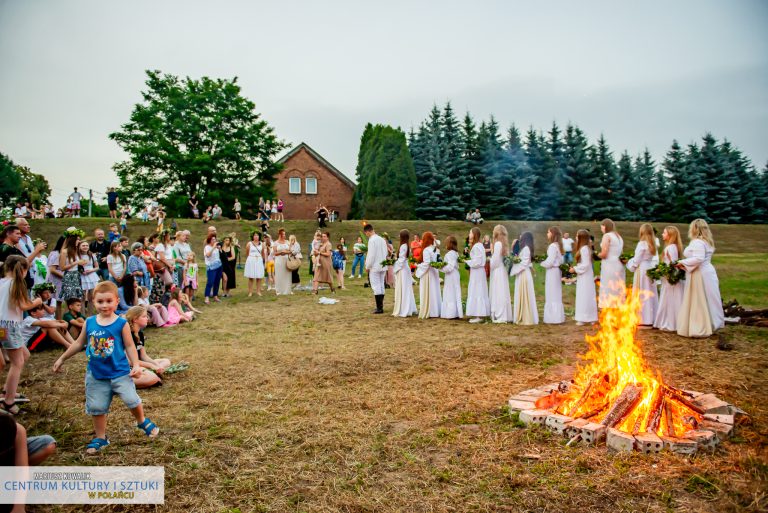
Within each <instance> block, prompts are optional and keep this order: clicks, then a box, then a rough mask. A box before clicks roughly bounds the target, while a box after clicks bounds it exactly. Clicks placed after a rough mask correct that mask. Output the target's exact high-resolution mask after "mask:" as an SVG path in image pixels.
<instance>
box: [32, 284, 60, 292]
mask: <svg viewBox="0 0 768 513" xmlns="http://www.w3.org/2000/svg"><path fill="white" fill-rule="evenodd" d="M45 290H49V291H51V292H55V291H56V287H54V286H53V283H49V282H47V281H46V282H43V283H38V284H37V285H35V286H34V287H32V293H33V294H35V295H39V294H42V293H43V291H45Z"/></svg>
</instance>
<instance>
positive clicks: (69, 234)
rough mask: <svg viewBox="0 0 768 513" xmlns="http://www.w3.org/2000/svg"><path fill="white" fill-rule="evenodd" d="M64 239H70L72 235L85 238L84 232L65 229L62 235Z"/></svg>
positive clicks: (75, 229)
mask: <svg viewBox="0 0 768 513" xmlns="http://www.w3.org/2000/svg"><path fill="white" fill-rule="evenodd" d="M62 235H63V236H64V237H71V236H73V235H77V236H78V237H80V238H81V239H82V238H85V232H84V231H83V230H80V229H79V228H67V229H66V230H64V233H63V234H62Z"/></svg>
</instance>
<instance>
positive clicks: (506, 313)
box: [489, 241, 512, 322]
mask: <svg viewBox="0 0 768 513" xmlns="http://www.w3.org/2000/svg"><path fill="white" fill-rule="evenodd" d="M489 297H490V301H491V320H492V321H493V322H512V300H511V299H510V297H509V276H507V268H506V267H504V257H503V255H502V254H501V242H499V241H496V242H494V243H493V252H492V253H491V284H490V290H489Z"/></svg>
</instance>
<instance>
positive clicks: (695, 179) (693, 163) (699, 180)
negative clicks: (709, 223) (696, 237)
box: [681, 144, 707, 222]
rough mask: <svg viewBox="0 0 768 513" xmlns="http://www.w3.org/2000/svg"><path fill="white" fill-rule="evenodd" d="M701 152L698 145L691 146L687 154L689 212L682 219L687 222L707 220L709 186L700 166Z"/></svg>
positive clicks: (686, 171) (686, 196)
mask: <svg viewBox="0 0 768 513" xmlns="http://www.w3.org/2000/svg"><path fill="white" fill-rule="evenodd" d="M700 160H701V151H700V150H699V147H698V145H696V144H689V145H688V151H687V152H686V154H685V164H684V167H685V173H684V174H685V177H686V183H687V186H686V188H685V191H684V195H685V198H686V201H685V205H686V207H687V210H686V211H684V212H683V213H682V217H681V219H683V220H685V221H686V222H689V221H692V220H694V219H699V218H701V219H707V210H706V208H707V185H706V175H705V173H704V171H703V167H702V166H701V164H700V162H699V161H700Z"/></svg>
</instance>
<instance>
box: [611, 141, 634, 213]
mask: <svg viewBox="0 0 768 513" xmlns="http://www.w3.org/2000/svg"><path fill="white" fill-rule="evenodd" d="M617 173H618V175H619V182H618V184H619V186H618V188H617V190H616V197H617V199H618V201H619V205H620V206H621V209H622V211H623V213H624V216H623V218H622V219H624V220H626V221H636V220H638V219H639V216H638V212H637V209H636V208H635V207H634V198H635V196H636V195H637V189H636V187H635V179H634V176H633V173H634V169H633V168H632V158H631V157H630V156H629V153H627V152H626V151H624V153H622V154H621V157H620V158H619V162H618V168H617Z"/></svg>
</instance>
